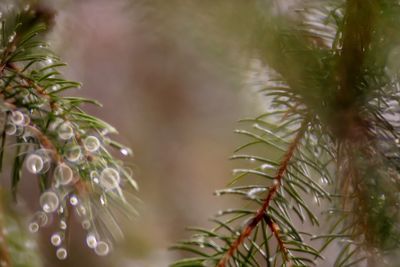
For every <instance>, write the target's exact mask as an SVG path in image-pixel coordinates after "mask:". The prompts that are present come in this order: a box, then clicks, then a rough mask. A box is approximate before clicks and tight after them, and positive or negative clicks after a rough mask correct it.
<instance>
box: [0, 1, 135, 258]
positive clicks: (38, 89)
mask: <svg viewBox="0 0 400 267" xmlns="http://www.w3.org/2000/svg"><path fill="white" fill-rule="evenodd" d="M15 8H16V9H18V10H8V11H9V12H8V13H7V14H4V16H3V17H2V19H1V25H2V27H1V31H2V34H1V38H0V43H1V46H0V54H1V55H0V98H1V101H0V114H1V115H2V116H3V119H4V121H3V126H4V127H3V131H2V134H1V137H2V140H1V147H0V149H1V158H0V159H1V161H2V160H3V157H4V156H3V155H7V154H8V153H9V152H8V149H7V148H8V146H10V147H13V146H15V147H16V149H15V150H16V155H15V158H14V164H13V168H12V180H11V185H12V188H11V192H12V193H13V194H14V198H17V189H18V185H19V181H20V180H21V175H22V170H23V168H24V167H25V168H26V169H27V171H28V172H30V173H32V174H34V175H36V177H37V184H38V186H39V188H40V191H41V196H40V199H39V202H40V206H41V210H40V211H38V212H36V213H35V215H34V216H33V218H32V220H31V222H30V224H29V229H30V231H31V232H37V231H38V230H39V228H41V227H44V226H46V225H48V224H49V223H50V221H55V222H56V223H57V224H58V225H59V226H58V230H57V231H56V232H55V233H54V234H53V235H52V237H51V243H52V244H53V245H54V246H55V248H56V255H57V257H58V258H59V259H65V258H66V257H67V255H68V252H67V249H68V244H67V242H68V240H67V238H66V236H67V235H68V231H69V223H70V222H71V218H72V217H76V218H77V219H78V220H79V221H80V222H81V224H82V227H83V229H84V230H86V231H87V237H86V243H87V245H88V247H89V248H91V249H93V250H94V251H95V252H96V254H98V255H100V256H104V255H107V254H108V253H109V252H110V249H111V243H112V242H113V241H114V240H118V239H120V238H121V236H122V232H121V229H120V228H119V224H118V222H117V221H116V219H115V218H114V215H115V213H116V212H122V213H123V214H125V215H127V216H129V217H131V216H132V215H135V214H136V213H137V212H136V209H135V208H134V207H133V205H134V204H136V203H137V202H138V200H137V199H136V197H134V196H133V195H132V193H131V192H130V191H131V189H134V190H136V189H137V184H136V182H135V180H134V179H133V178H132V174H131V172H130V170H129V168H127V167H126V166H124V164H123V163H122V162H121V161H120V160H119V159H118V158H116V157H115V156H114V154H115V153H114V152H112V151H111V150H110V148H116V149H117V150H118V152H120V153H122V154H123V155H125V156H126V155H129V154H131V150H130V149H129V148H127V147H125V146H123V145H121V144H119V143H118V142H115V141H113V140H111V139H110V138H109V137H108V134H113V133H117V131H116V129H115V128H114V127H112V126H111V125H109V124H108V123H106V122H104V121H103V120H101V119H99V118H96V117H94V116H91V115H89V114H87V113H86V112H85V111H84V110H83V109H82V105H83V104H95V105H99V103H98V102H97V101H95V100H91V99H86V98H80V97H69V96H65V95H64V94H65V93H66V90H69V89H74V88H78V87H80V84H79V83H77V82H74V81H69V80H66V79H65V78H64V77H63V76H62V75H61V73H60V71H59V68H60V67H63V66H65V64H64V63H62V62H61V61H60V60H59V59H58V57H56V56H55V55H54V54H53V53H52V52H51V51H50V50H49V49H48V45H47V44H46V43H45V42H43V41H42V40H43V38H44V36H43V35H44V32H45V31H46V25H45V24H44V23H43V22H45V23H51V20H52V19H51V17H52V16H51V15H50V16H49V15H48V12H44V11H43V10H42V9H40V8H39V6H35V5H34V6H27V7H26V8H20V7H19V6H15ZM6 139H7V140H8V142H7V141H6ZM128 186H129V187H128ZM130 188H131V189H130ZM130 202H132V203H130ZM5 251H6V247H4V249H3V247H1V252H4V253H5ZM4 255H5V254H4ZM12 257H13V256H12ZM12 257H11V258H12ZM12 260H14V259H12ZM9 262H11V261H9ZM9 266H11V263H9Z"/></svg>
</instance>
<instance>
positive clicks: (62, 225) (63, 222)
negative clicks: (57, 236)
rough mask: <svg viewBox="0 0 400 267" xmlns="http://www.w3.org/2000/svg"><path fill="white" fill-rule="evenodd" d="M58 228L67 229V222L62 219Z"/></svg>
mask: <svg viewBox="0 0 400 267" xmlns="http://www.w3.org/2000/svg"><path fill="white" fill-rule="evenodd" d="M60 229H61V230H65V229H67V223H66V222H65V221H64V220H61V221H60Z"/></svg>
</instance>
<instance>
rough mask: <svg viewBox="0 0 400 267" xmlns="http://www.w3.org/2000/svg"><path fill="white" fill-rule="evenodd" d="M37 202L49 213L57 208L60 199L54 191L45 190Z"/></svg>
mask: <svg viewBox="0 0 400 267" xmlns="http://www.w3.org/2000/svg"><path fill="white" fill-rule="evenodd" d="M39 203H40V206H41V207H42V209H43V211H44V212H46V213H51V212H54V211H56V210H57V208H58V205H59V204H60V200H59V199H58V196H57V194H56V193H54V192H52V191H47V192H44V193H43V194H42V195H41V196H40V199H39Z"/></svg>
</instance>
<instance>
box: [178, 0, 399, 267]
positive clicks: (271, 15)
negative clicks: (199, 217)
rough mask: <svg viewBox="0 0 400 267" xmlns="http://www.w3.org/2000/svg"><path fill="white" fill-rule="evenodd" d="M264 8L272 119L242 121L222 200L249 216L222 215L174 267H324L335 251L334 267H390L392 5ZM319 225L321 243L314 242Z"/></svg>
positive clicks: (395, 28)
mask: <svg viewBox="0 0 400 267" xmlns="http://www.w3.org/2000/svg"><path fill="white" fill-rule="evenodd" d="M263 7H265V8H264V9H263V10H257V12H258V13H257V14H255V15H254V17H255V20H256V21H257V23H258V28H259V29H261V30H259V31H257V32H256V33H255V34H254V35H253V36H254V37H255V38H257V39H256V42H254V43H255V46H253V48H256V49H255V51H256V55H257V57H258V58H259V60H261V61H262V62H264V63H265V64H266V65H267V66H268V69H269V76H270V77H269V78H270V82H268V83H267V84H266V85H265V88H264V89H262V90H261V91H262V93H263V95H265V96H266V97H267V101H266V103H267V104H268V112H266V113H265V114H262V115H260V116H258V117H257V118H255V119H246V120H244V122H245V123H247V125H248V123H250V126H247V127H246V128H245V129H241V130H238V131H237V133H239V134H241V135H245V136H247V137H248V138H249V141H248V142H247V143H245V144H244V145H242V146H240V147H239V148H238V149H237V150H236V151H235V152H236V155H234V156H233V159H235V160H240V161H241V164H242V166H243V165H244V167H241V168H238V169H235V170H234V173H235V176H234V179H233V181H232V183H231V185H230V186H229V187H228V188H227V189H224V190H219V191H217V195H225V194H235V195H239V196H241V197H243V198H244V199H245V200H246V204H244V207H240V208H235V209H229V210H226V211H221V212H220V213H219V214H218V215H217V217H216V218H215V219H213V222H214V223H215V224H216V226H215V228H213V229H212V230H207V229H198V228H195V229H193V231H195V234H194V235H193V237H192V238H191V239H190V240H188V241H183V242H181V243H179V244H178V245H176V246H175V248H178V249H181V250H186V251H189V252H191V253H194V254H195V255H196V257H194V258H188V259H183V260H180V261H177V262H176V263H174V264H173V265H172V266H175V267H182V266H218V267H224V266H268V267H269V266H313V265H316V266H325V265H324V251H325V250H326V249H327V248H328V247H329V245H332V244H337V245H338V246H339V247H340V248H341V249H340V251H339V252H338V253H337V255H335V256H336V260H335V262H334V266H358V264H367V265H368V266H395V265H393V264H395V263H396V262H398V257H399V245H400V244H399V240H400V239H399V237H400V232H399V229H398V225H399V219H400V217H399V212H398V205H399V203H400V202H399V201H400V199H399V179H398V177H400V176H399V170H400V168H399V164H398V155H399V142H400V141H399V140H400V139H399V132H398V129H399V127H398V122H397V121H398V118H397V117H396V116H398V106H399V98H398V96H399V93H400V92H399V80H398V67H397V66H393V64H392V63H391V62H393V59H391V58H390V56H393V55H394V52H393V51H396V48H397V47H398V45H399V38H398V34H399V33H400V28H399V25H400V24H399V17H400V16H399V15H400V5H399V3H398V2H397V1H392V0H367V1H365V0H346V1H344V0H343V1H339V0H336V1H307V2H305V3H301V4H299V7H298V9H296V12H288V13H282V12H277V11H276V10H274V9H273V8H271V9H269V10H268V7H267V6H266V5H264V6H263ZM271 151H272V152H271ZM267 152H269V153H267ZM239 153H240V154H239ZM246 161H247V162H246ZM318 206H319V208H316V207H318ZM319 210H322V211H323V212H322V213H321V214H319V213H320V212H318V211H319ZM299 222H300V223H303V224H305V225H307V227H306V228H307V229H312V231H304V230H303V228H304V227H302V226H301V224H299ZM326 222H329V224H330V227H329V228H328V229H327V230H328V233H326V234H314V232H318V231H319V232H321V231H322V230H324V227H322V229H321V230H318V226H325V225H326ZM312 226H314V227H312Z"/></svg>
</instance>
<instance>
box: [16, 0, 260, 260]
mask: <svg viewBox="0 0 400 267" xmlns="http://www.w3.org/2000/svg"><path fill="white" fill-rule="evenodd" d="M243 2H244V1H243ZM48 4H49V5H51V6H52V8H54V9H55V10H56V11H57V15H56V18H55V26H54V28H53V29H52V31H51V32H50V33H49V35H48V39H49V41H50V43H51V47H52V49H53V50H55V51H56V53H57V54H58V55H60V57H61V58H62V59H63V60H64V61H65V62H67V63H68V65H69V66H68V67H67V68H65V76H66V77H67V78H69V79H73V80H77V81H80V82H82V83H83V87H82V89H80V90H77V91H75V92H69V93H72V94H75V95H79V96H85V97H89V98H95V99H97V100H99V101H100V102H102V103H103V104H104V108H94V107H90V106H87V107H86V110H87V111H89V112H90V113H92V114H94V115H97V116H99V117H100V118H103V119H105V120H106V121H108V122H110V123H111V124H113V125H114V126H116V128H117V129H119V132H120V134H119V136H115V138H116V139H117V140H118V141H121V142H123V143H124V144H126V145H128V146H130V147H131V148H132V149H133V151H134V154H135V155H134V157H132V158H127V159H126V161H128V162H129V163H130V164H134V165H135V166H136V168H135V175H136V179H137V181H138V183H139V186H140V192H139V197H140V198H141V199H142V200H143V205H142V206H141V207H139V210H140V213H141V216H140V217H138V218H137V219H136V220H135V221H127V220H124V219H121V223H122V228H123V230H124V231H125V237H126V238H125V240H123V241H122V242H120V243H118V244H115V247H114V253H112V254H111V255H109V256H107V257H105V258H102V257H98V256H96V255H95V254H94V253H93V252H92V250H90V249H88V248H86V246H85V244H84V243H85V233H84V232H83V231H81V230H80V227H79V226H78V225H76V227H74V228H75V229H74V230H73V231H72V232H73V233H74V234H73V236H72V239H71V244H70V246H69V247H70V252H69V257H68V259H67V260H65V261H59V260H57V259H56V257H55V251H54V249H53V248H52V247H51V245H50V242H49V237H50V234H51V232H52V230H51V229H48V230H47V231H44V232H41V233H39V235H40V236H39V240H40V251H41V253H42V254H43V257H42V258H43V261H44V263H45V266H48V267H50V266H51V267H55V266H98V267H101V266H118V267H124V266H127V267H128V266H129V267H162V266H168V264H169V263H172V262H173V261H174V260H176V259H178V258H179V257H181V255H180V254H179V253H180V252H176V251H170V250H168V247H169V246H171V245H172V244H174V243H175V242H176V241H178V240H181V239H184V238H185V237H188V236H189V234H190V233H189V232H187V231H185V227H187V226H207V224H208V221H207V220H208V218H210V217H211V216H212V215H213V214H215V213H216V212H217V211H218V210H219V209H222V208H223V207H226V206H229V205H230V206H231V205H232V203H227V200H224V199H217V198H216V197H215V196H213V191H214V190H216V189H219V188H222V187H224V186H225V185H226V184H227V183H228V182H229V180H230V178H231V169H232V163H231V162H230V161H229V160H228V158H229V156H230V155H231V153H232V151H233V149H234V148H235V146H236V145H238V144H240V143H239V142H238V140H237V139H236V138H237V137H236V136H235V135H234V134H233V132H232V131H233V129H234V128H235V127H236V126H237V124H236V122H237V120H238V119H240V118H243V117H246V116H251V115H254V114H257V112H256V110H257V109H259V108H260V105H259V104H260V103H258V102H257V101H256V94H255V93H254V92H252V90H243V89H242V88H249V86H247V85H246V84H247V83H248V80H249V75H250V76H251V75H253V74H252V73H251V72H249V71H247V70H248V69H249V64H248V61H247V58H246V57H244V56H243V52H244V51H241V50H242V46H241V44H238V43H236V42H235V41H234V39H229V36H230V34H229V31H230V30H231V28H232V29H233V28H235V27H236V28H237V27H239V28H240V29H243V30H244V31H243V32H249V33H250V34H251V31H246V23H245V21H241V20H240V18H241V17H239V18H238V19H235V14H237V13H238V12H240V13H241V14H243V16H246V15H248V14H246V9H245V8H244V7H245V4H240V3H239V1H184V0H181V1H178V0H171V1H163V0H159V1H156V0H154V1H153V0H147V1H127V0H113V1H108V0H92V1H90V0H85V1H82V0H75V1H48ZM247 17H248V18H251V16H247ZM230 23H232V25H231V24H230ZM222 28H223V30H221V29H222ZM236 28H235V29H236ZM222 33H224V34H223V35H221V34H222ZM225 34H226V35H225ZM242 37H245V36H242ZM242 40H245V38H242ZM253 63H254V62H253ZM256 63H257V62H256ZM256 65H257V64H256ZM250 87H251V86H250ZM22 190H23V191H22V192H21V195H22V194H23V192H24V191H25V192H31V188H29V183H25V188H24V189H22ZM25 195H26V193H25ZM34 195H35V193H31V194H28V197H27V199H25V201H26V202H30V200H29V198H32V199H33V198H35V201H36V199H37V198H36V197H37V196H34ZM32 202H34V201H33V200H32ZM34 203H35V202H34ZM31 209H32V210H34V209H35V206H34V205H33V207H31Z"/></svg>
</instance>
